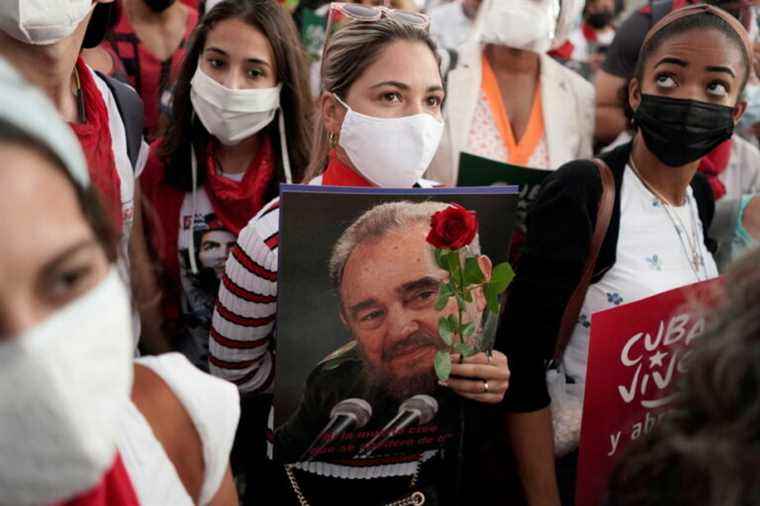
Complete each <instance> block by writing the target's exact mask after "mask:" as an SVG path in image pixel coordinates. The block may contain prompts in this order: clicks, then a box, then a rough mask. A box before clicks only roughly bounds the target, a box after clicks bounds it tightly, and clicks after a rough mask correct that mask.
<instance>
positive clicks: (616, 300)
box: [607, 292, 623, 306]
mask: <svg viewBox="0 0 760 506" xmlns="http://www.w3.org/2000/svg"><path fill="white" fill-rule="evenodd" d="M607 302H609V303H610V304H612V305H613V306H619V305H620V304H622V303H623V297H621V296H620V294H619V293H617V292H607Z"/></svg>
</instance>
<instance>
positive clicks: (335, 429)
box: [299, 398, 372, 462]
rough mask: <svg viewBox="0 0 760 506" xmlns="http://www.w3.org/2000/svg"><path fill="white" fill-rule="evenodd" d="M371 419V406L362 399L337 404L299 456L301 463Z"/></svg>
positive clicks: (346, 400)
mask: <svg viewBox="0 0 760 506" xmlns="http://www.w3.org/2000/svg"><path fill="white" fill-rule="evenodd" d="M370 418H372V406H370V405H369V403H368V402H367V401H365V400H364V399H357V398H350V399H344V400H342V401H340V402H339V403H337V404H336V405H335V406H334V407H333V408H332V411H330V421H329V422H327V425H325V427H324V429H322V431H321V432H320V433H319V434H318V435H317V437H316V438H314V441H312V443H311V445H309V448H308V449H307V450H306V451H305V452H304V453H303V455H301V458H300V459H299V460H300V461H301V462H309V461H311V460H312V459H313V458H314V457H315V456H317V455H318V454H319V450H321V449H322V448H324V447H325V446H327V445H328V444H330V442H331V441H332V440H333V439H335V438H336V437H338V436H339V435H341V434H343V433H344V432H346V431H347V430H352V429H361V428H362V427H364V426H365V425H367V422H369V420H370Z"/></svg>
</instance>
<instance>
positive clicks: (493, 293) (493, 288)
mask: <svg viewBox="0 0 760 506" xmlns="http://www.w3.org/2000/svg"><path fill="white" fill-rule="evenodd" d="M497 290H498V286H497V285H495V284H494V283H486V284H485V285H483V293H484V294H485V296H486V303H487V304H488V310H489V311H490V312H491V313H493V314H499V309H500V307H501V303H500V301H499V292H498V291H497Z"/></svg>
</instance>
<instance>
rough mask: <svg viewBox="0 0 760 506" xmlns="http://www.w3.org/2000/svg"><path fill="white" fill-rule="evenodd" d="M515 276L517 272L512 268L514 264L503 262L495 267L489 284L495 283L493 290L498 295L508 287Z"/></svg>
mask: <svg viewBox="0 0 760 506" xmlns="http://www.w3.org/2000/svg"><path fill="white" fill-rule="evenodd" d="M514 277H515V272H514V271H513V270H512V266H511V265H509V263H507V262H503V263H500V264H499V265H497V266H496V267H494V269H493V274H492V275H491V280H490V282H489V284H490V285H493V290H494V291H495V292H496V294H497V295H498V294H500V293H502V292H503V291H504V290H506V289H507V287H508V286H509V284H510V283H511V282H512V280H513V279H514Z"/></svg>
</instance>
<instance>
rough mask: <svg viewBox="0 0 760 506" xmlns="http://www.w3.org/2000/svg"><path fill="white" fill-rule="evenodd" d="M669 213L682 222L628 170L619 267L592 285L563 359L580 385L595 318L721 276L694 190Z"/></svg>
mask: <svg viewBox="0 0 760 506" xmlns="http://www.w3.org/2000/svg"><path fill="white" fill-rule="evenodd" d="M670 209H671V212H672V213H673V214H674V215H677V217H678V219H680V222H679V221H678V219H675V220H672V219H671V218H670V217H669V216H668V214H667V210H666V209H665V207H663V204H662V203H661V201H660V199H658V198H657V197H655V196H654V195H653V194H652V193H651V192H650V191H649V190H648V189H647V188H646V187H645V186H644V185H643V183H642V182H641V180H640V179H639V178H638V177H637V176H636V174H635V173H634V172H633V171H632V170H631V168H630V167H626V169H625V172H624V174H623V183H622V187H621V189H620V235H619V236H618V242H617V247H616V260H615V264H614V265H613V266H612V268H611V269H610V270H609V271H607V273H606V274H605V275H604V277H602V279H601V280H600V281H599V282H597V283H594V284H592V285H591V286H589V289H588V292H587V293H586V299H585V301H584V303H583V308H582V309H581V314H580V317H579V319H578V322H577V323H576V324H575V329H574V330H573V335H572V337H571V339H570V343H569V344H568V346H567V348H566V349H565V353H564V355H563V357H562V364H563V366H564V368H565V372H566V373H567V375H568V377H570V378H572V379H573V380H575V382H576V383H585V382H586V365H587V360H588V345H589V334H590V330H591V315H592V314H593V313H595V312H597V311H601V310H604V309H609V308H612V307H615V306H619V305H620V304H625V303H628V302H634V301H637V300H640V299H643V298H646V297H650V296H652V295H655V294H658V293H662V292H666V291H668V290H672V289H675V288H679V287H681V286H686V285H690V284H692V283H696V282H698V281H704V280H707V279H711V278H715V277H717V276H718V268H717V267H716V265H715V260H713V257H712V254H711V253H710V252H709V251H708V250H707V248H706V247H705V245H704V235H703V233H702V222H701V221H700V219H699V214H698V210H697V202H696V199H695V198H694V195H693V193H692V190H691V187H689V188H688V190H687V202H686V204H685V205H683V206H680V207H671V208H670ZM674 222H675V223H679V225H678V226H676V225H675V224H674ZM681 224H682V225H683V227H685V228H686V231H685V234H688V236H690V237H691V242H692V243H693V244H696V251H697V252H698V254H699V255H701V257H702V259H703V262H702V263H701V265H700V266H699V268H698V269H697V273H696V274H695V272H694V269H693V268H692V266H691V262H690V255H689V256H687V254H686V251H687V250H688V249H689V246H688V245H689V241H688V240H687V239H686V235H685V234H684V231H683V230H682V228H683V227H681V226H680V225H681ZM682 237H683V241H682ZM581 391H582V389H581Z"/></svg>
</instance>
